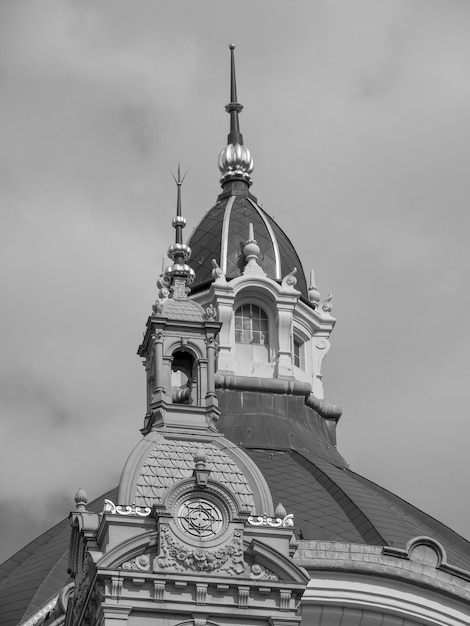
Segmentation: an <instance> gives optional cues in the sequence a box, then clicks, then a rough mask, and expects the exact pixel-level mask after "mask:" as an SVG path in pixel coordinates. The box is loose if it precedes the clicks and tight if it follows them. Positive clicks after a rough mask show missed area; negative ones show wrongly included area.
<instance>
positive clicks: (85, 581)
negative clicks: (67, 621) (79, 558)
mask: <svg viewBox="0 0 470 626" xmlns="http://www.w3.org/2000/svg"><path fill="white" fill-rule="evenodd" d="M88 570H89V564H88V559H85V561H84V563H83V569H82V571H81V572H80V573H79V575H78V576H77V578H76V579H75V591H74V594H73V609H72V615H73V620H72V621H73V623H74V624H76V623H77V622H78V618H79V617H80V614H81V612H82V609H83V606H84V604H85V599H86V596H87V594H88V590H89V588H90V579H89V577H88Z"/></svg>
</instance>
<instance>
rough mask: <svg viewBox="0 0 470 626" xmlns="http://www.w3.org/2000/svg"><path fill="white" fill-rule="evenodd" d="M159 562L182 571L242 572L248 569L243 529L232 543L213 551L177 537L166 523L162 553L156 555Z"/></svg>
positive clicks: (160, 564)
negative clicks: (187, 542)
mask: <svg viewBox="0 0 470 626" xmlns="http://www.w3.org/2000/svg"><path fill="white" fill-rule="evenodd" d="M155 564H156V566H157V567H159V568H162V569H165V568H171V569H175V570H177V571H180V572H184V571H192V572H204V573H210V572H226V573H227V574H235V575H241V574H243V572H244V571H245V561H244V559H243V540H242V531H241V530H235V531H234V533H233V536H232V539H231V540H230V541H229V542H228V543H226V544H225V545H223V546H221V547H219V548H217V549H215V550H209V549H204V548H193V547H191V546H187V545H185V544H183V543H180V542H179V541H177V540H176V539H175V538H174V537H173V535H172V533H171V532H170V529H169V528H168V527H167V526H163V527H162V529H161V533H160V554H159V555H158V556H157V557H156V559H155ZM155 569H156V568H155Z"/></svg>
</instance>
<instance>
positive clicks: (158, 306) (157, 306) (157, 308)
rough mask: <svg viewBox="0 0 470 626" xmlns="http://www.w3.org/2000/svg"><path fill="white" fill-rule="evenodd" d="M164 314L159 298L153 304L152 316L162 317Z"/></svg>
mask: <svg viewBox="0 0 470 626" xmlns="http://www.w3.org/2000/svg"><path fill="white" fill-rule="evenodd" d="M161 312H162V303H161V301H160V299H159V298H157V299H156V300H155V302H154V303H153V304H152V314H153V315H161Z"/></svg>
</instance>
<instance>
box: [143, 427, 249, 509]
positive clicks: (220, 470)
mask: <svg viewBox="0 0 470 626" xmlns="http://www.w3.org/2000/svg"><path fill="white" fill-rule="evenodd" d="M200 449H203V450H204V453H205V455H206V459H207V462H206V467H207V469H209V470H210V478H211V479H212V480H216V481H218V482H220V483H222V484H223V485H224V486H225V487H226V488H227V489H229V490H230V491H232V492H233V493H235V494H236V495H237V496H238V498H239V500H240V502H241V504H242V505H243V507H245V508H246V509H247V510H248V511H250V512H253V513H254V512H255V511H254V506H255V501H254V497H253V491H252V490H251V488H250V486H249V484H248V481H247V479H246V478H245V475H244V474H243V472H242V471H241V469H240V468H239V467H238V466H237V465H236V464H235V463H234V462H233V460H232V459H231V458H230V457H229V456H228V455H227V454H226V453H225V452H223V451H222V450H221V449H220V448H218V447H217V446H215V445H213V444H211V443H204V444H201V443H200V442H195V443H193V442H188V441H177V440H171V439H163V440H161V441H159V442H158V443H157V444H156V445H155V446H154V447H153V448H152V450H151V452H150V454H149V455H148V457H147V458H146V460H145V461H144V463H143V465H142V469H141V471H140V474H139V476H138V478H137V485H136V499H135V503H136V504H137V506H150V507H151V506H152V505H153V504H154V503H155V501H157V502H161V501H162V499H163V497H164V495H165V493H166V491H167V490H168V489H169V487H171V486H172V485H173V484H174V483H175V482H177V481H180V480H182V479H184V478H190V477H191V476H192V475H193V471H194V455H195V453H196V452H197V451H198V450H200Z"/></svg>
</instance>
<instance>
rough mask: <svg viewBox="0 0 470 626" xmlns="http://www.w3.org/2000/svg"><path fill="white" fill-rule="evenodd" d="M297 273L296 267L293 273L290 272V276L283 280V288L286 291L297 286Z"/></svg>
mask: <svg viewBox="0 0 470 626" xmlns="http://www.w3.org/2000/svg"><path fill="white" fill-rule="evenodd" d="M296 273H297V268H296V267H294V269H293V270H292V272H290V273H289V274H287V275H286V276H284V278H283V279H282V287H283V288H284V289H286V288H291V289H293V288H295V286H296V284H297V278H296V277H295V275H296Z"/></svg>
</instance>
